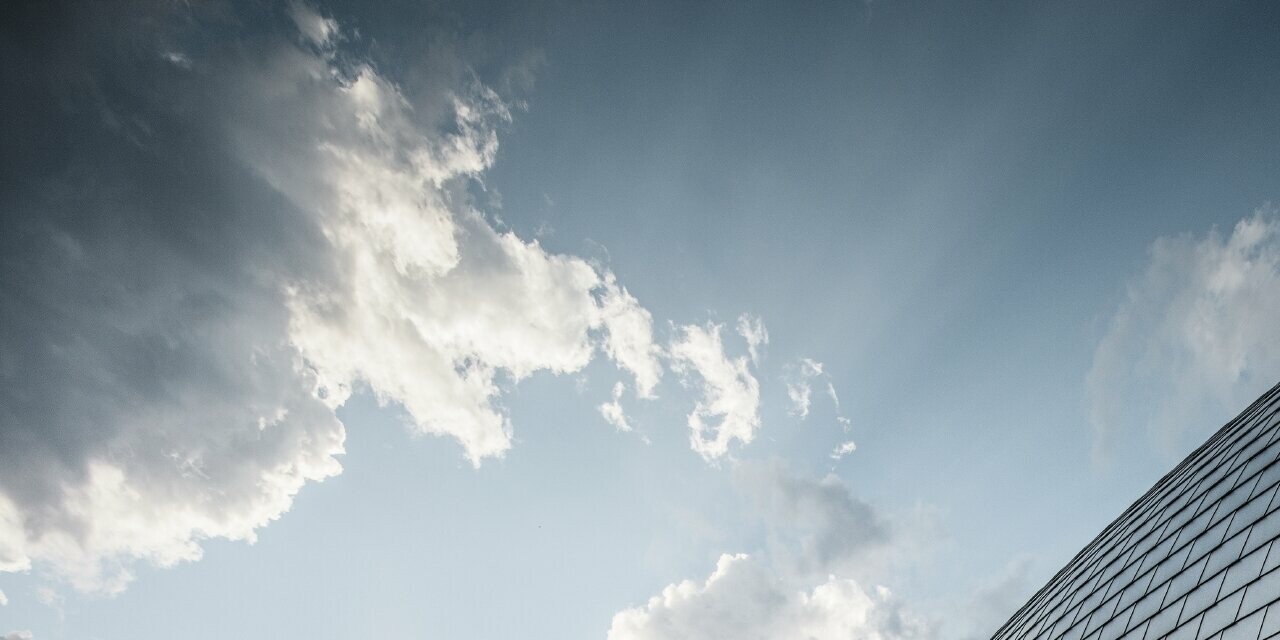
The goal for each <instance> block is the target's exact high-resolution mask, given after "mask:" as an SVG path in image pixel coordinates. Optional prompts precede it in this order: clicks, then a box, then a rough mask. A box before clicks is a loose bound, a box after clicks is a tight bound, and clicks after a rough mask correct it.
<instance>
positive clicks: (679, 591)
mask: <svg viewBox="0 0 1280 640" xmlns="http://www.w3.org/2000/svg"><path fill="white" fill-rule="evenodd" d="M927 633H928V631H927V628H926V626H925V625H924V623H923V622H922V621H920V620H918V619H917V618H915V617H913V616H912V615H911V614H910V613H908V612H906V611H905V610H904V609H903V607H902V606H901V605H900V604H899V603H898V602H897V601H896V600H895V599H894V598H893V596H892V595H891V594H890V593H889V591H888V590H887V589H884V588H883V587H878V588H875V589H872V590H871V591H870V592H868V591H867V590H865V589H863V587H862V586H861V585H859V584H858V583H857V582H856V581H854V580H852V579H848V578H837V577H836V576H828V577H827V579H826V580H825V581H823V582H821V583H819V584H817V585H816V586H814V587H812V589H796V588H792V587H790V586H788V585H786V584H785V583H784V582H781V581H779V580H778V577H777V576H776V575H774V574H773V573H772V572H771V571H769V570H768V568H767V567H766V566H765V565H763V564H762V563H761V562H759V561H758V560H755V559H754V558H751V557H749V556H747V555H745V554H737V555H729V554H726V555H722V556H720V559H719V561H718V562H717V563H716V568H715V570H714V571H713V572H712V573H711V575H710V576H708V577H707V579H706V580H705V581H703V582H695V581H693V580H684V581H681V582H679V583H676V584H671V585H668V586H666V587H665V588H664V589H663V590H662V593H661V594H660V595H657V596H654V597H652V598H650V599H649V601H648V602H647V603H646V604H645V605H643V606H640V607H636V608H632V609H626V610H624V611H621V612H619V613H617V614H616V615H614V617H613V622H612V625H611V626H610V628H609V636H608V637H609V640H649V639H653V640H659V639H661V640H669V639H672V638H682V639H685V640H704V639H705V640H713V639H719V638H738V639H742V640H755V639H758V640H845V639H848V638H866V639H875V640H891V639H906V638H924V637H927Z"/></svg>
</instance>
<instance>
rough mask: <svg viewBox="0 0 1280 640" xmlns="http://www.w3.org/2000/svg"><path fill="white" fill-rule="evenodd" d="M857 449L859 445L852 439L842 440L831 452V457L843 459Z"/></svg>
mask: <svg viewBox="0 0 1280 640" xmlns="http://www.w3.org/2000/svg"><path fill="white" fill-rule="evenodd" d="M857 450H858V445H857V444H854V442H853V441H852V440H849V441H847V442H841V443H840V444H838V445H836V448H835V450H834V451H832V452H831V459H832V460H840V459H843V458H844V457H845V456H847V455H849V454H851V453H853V452H854V451H857Z"/></svg>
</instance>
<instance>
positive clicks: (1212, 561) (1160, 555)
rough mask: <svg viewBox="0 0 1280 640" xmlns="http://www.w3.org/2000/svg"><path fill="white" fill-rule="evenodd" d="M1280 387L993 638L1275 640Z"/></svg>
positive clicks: (1279, 608)
mask: <svg viewBox="0 0 1280 640" xmlns="http://www.w3.org/2000/svg"><path fill="white" fill-rule="evenodd" d="M1278 436H1280V385H1277V386H1276V387H1273V388H1272V389H1271V390H1270V391H1268V392H1267V393H1265V394H1263V396H1262V397H1261V398H1259V399H1258V400H1257V401H1255V402H1254V403H1253V404H1252V405H1250V406H1249V408H1247V409H1245V411H1244V412H1243V413H1241V414H1240V415H1239V416H1237V417H1236V419H1234V420H1232V421H1231V422H1229V423H1227V424H1226V426H1224V427H1222V429H1220V430H1219V431H1218V432H1217V433H1215V434H1214V435H1213V437H1211V438H1209V440H1208V441H1207V442H1205V443H1204V444H1203V445H1201V446H1200V448H1198V449H1196V450H1195V451H1194V452H1192V453H1191V455H1189V456H1187V458H1186V459H1185V460H1183V461H1182V462H1181V463H1180V464H1179V465H1178V466H1177V467H1175V468H1174V469H1173V470H1172V471H1170V472H1169V473H1168V474H1167V475H1165V476H1164V477H1163V478H1161V479H1160V481H1159V482H1157V483H1156V485H1155V486H1154V487H1152V488H1151V489H1150V490H1149V491H1147V493H1146V494H1145V495H1143V496H1142V497H1141V498H1139V499H1138V501H1137V502H1135V503H1134V504H1133V505H1132V506H1130V507H1129V508H1128V509H1127V510H1125V512H1124V513H1123V514H1121V515H1120V517H1119V518H1116V520H1115V521H1114V522H1112V523H1111V524H1110V525H1108V526H1107V528H1106V529H1104V530H1103V531H1102V533H1100V534H1099V535H1098V537H1097V538H1094V540H1093V541H1092V542H1090V543H1089V544H1088V546H1086V547H1085V548H1084V549H1083V550H1082V551H1080V553H1078V554H1076V557H1075V558H1073V559H1072V560H1071V561H1070V562H1069V563H1067V566H1065V567H1063V568H1062V570H1060V571H1059V572H1058V573H1057V575H1055V576H1054V577H1053V578H1052V579H1051V580H1050V581H1049V583H1048V584H1046V585H1045V586H1044V587H1043V588H1041V589H1040V591H1038V592H1037V593H1036V594H1035V595H1034V596H1032V597H1031V599H1030V600H1029V601H1028V602H1027V603H1026V604H1025V605H1023V606H1022V608H1021V609H1019V610H1018V611H1017V613H1015V614H1014V615H1013V617H1012V618H1010V619H1009V621H1008V622H1006V623H1005V624H1004V626H1002V627H1001V628H1000V629H999V630H998V631H996V633H995V635H994V636H993V640H1121V639H1122V640H1155V639H1156V638H1177V639H1186V640H1243V639H1248V640H1255V639H1262V638H1271V637H1273V636H1276V637H1280V541H1277V539H1278V538H1280V496H1278V495H1277V494H1278V493H1280V491H1278V489H1280V437H1278Z"/></svg>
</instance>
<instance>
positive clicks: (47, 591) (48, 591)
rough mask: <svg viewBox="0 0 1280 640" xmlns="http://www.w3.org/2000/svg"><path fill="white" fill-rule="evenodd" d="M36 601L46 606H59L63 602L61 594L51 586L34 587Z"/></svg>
mask: <svg viewBox="0 0 1280 640" xmlns="http://www.w3.org/2000/svg"><path fill="white" fill-rule="evenodd" d="M36 602H39V603H40V604H42V605H44V606H46V607H53V608H57V607H61V606H62V602H63V599H62V594H60V593H58V591H57V590H56V589H54V588H52V587H38V588H36Z"/></svg>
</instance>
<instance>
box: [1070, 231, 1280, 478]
mask: <svg viewBox="0 0 1280 640" xmlns="http://www.w3.org/2000/svg"><path fill="white" fill-rule="evenodd" d="M1277 376H1280V219H1278V218H1277V214H1276V211H1275V210H1274V209H1272V208H1264V209H1260V210H1258V211H1255V212H1254V213H1253V214H1252V215H1250V216H1248V217H1246V218H1244V219H1242V220H1240V221H1239V222H1238V223H1236V225H1235V227H1234V228H1233V229H1232V230H1231V232H1230V233H1228V234H1223V233H1221V232H1219V231H1218V230H1217V229H1211V230H1210V231H1209V232H1208V233H1207V234H1206V235H1204V236H1202V237H1196V236H1192V235H1189V234H1188V235H1181V236H1176V237H1164V238H1159V239H1157V240H1156V241H1155V242H1154V243H1153V244H1152V245H1151V247H1150V250H1149V251H1148V261H1147V265H1146V268H1145V270H1144V271H1143V272H1142V274H1141V275H1140V276H1138V277H1137V278H1135V279H1133V280H1132V281H1131V282H1130V283H1129V284H1128V287H1127V290H1126V295H1125V299H1124V301H1123V302H1122V303H1121V304H1120V306H1119V308H1118V309H1117V310H1116V312H1115V314H1114V315H1112V316H1111V318H1110V320H1109V322H1108V324H1107V327H1106V332H1105V334H1104V335H1103V337H1102V339H1101V340H1100V341H1099V343H1098V346H1097V348H1096V350H1095V351H1094V356H1093V365H1092V367H1091V369H1090V370H1089V373H1088V376H1087V378H1086V391H1087V395H1088V398H1089V404H1090V417H1091V422H1092V427H1093V448H1094V456H1095V458H1096V459H1105V458H1106V456H1107V452H1108V451H1109V450H1110V447H1112V446H1113V443H1114V441H1115V440H1116V438H1117V436H1119V435H1121V434H1123V433H1124V430H1123V429H1122V428H1121V425H1125V424H1131V425H1145V426H1146V434H1145V437H1146V438H1147V439H1148V440H1150V441H1152V442H1153V443H1154V444H1156V445H1158V446H1159V447H1160V448H1162V449H1163V450H1164V451H1166V452H1170V453H1172V452H1173V451H1175V450H1177V448H1178V447H1179V446H1180V445H1181V444H1183V443H1182V438H1183V437H1184V436H1186V435H1188V432H1190V431H1191V430H1192V429H1195V428H1197V427H1202V426H1204V425H1208V424H1220V423H1222V422H1223V421H1224V420H1226V419H1228V418H1229V417H1230V415H1231V412H1233V411H1236V410H1238V409H1239V407H1242V406H1245V405H1247V404H1248V402H1249V401H1250V400H1251V399H1252V398H1254V397H1255V396H1257V395H1258V394H1259V393H1261V392H1262V391H1264V390H1265V389H1266V388H1267V387H1269V386H1270V385H1271V384H1273V383H1274V381H1275V379H1276V377H1277ZM1144 407H1149V408H1151V409H1150V410H1144V409H1142V408H1144ZM1191 435H1194V437H1193V438H1192V439H1194V440H1197V441H1198V440H1199V439H1200V438H1202V437H1203V436H1204V435H1205V434H1191Z"/></svg>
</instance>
